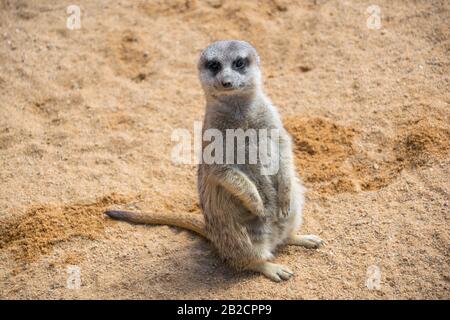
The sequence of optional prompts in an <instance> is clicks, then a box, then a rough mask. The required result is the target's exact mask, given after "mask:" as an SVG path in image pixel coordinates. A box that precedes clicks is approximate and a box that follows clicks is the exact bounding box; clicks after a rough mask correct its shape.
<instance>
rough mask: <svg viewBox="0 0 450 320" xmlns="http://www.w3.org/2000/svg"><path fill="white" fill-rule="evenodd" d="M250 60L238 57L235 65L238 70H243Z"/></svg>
mask: <svg viewBox="0 0 450 320" xmlns="http://www.w3.org/2000/svg"><path fill="white" fill-rule="evenodd" d="M247 62H248V60H247V59H244V58H237V59H236V60H234V62H233V67H234V68H235V69H236V70H241V69H243V68H244V67H245V66H246V65H247Z"/></svg>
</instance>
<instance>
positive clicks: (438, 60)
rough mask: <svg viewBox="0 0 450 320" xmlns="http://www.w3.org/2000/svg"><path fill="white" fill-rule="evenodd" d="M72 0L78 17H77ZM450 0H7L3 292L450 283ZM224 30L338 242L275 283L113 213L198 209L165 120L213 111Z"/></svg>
mask: <svg viewBox="0 0 450 320" xmlns="http://www.w3.org/2000/svg"><path fill="white" fill-rule="evenodd" d="M74 2H76V3H74ZM68 4H78V5H79V6H80V7H81V10H82V16H81V22H82V27H81V29H80V30H68V29H67V28H66V18H67V16H68V15H67V13H66V7H67V5H68ZM371 4H377V5H378V6H379V7H380V9H381V14H382V18H381V23H382V28H381V29H380V30H372V29H369V28H367V25H366V20H367V18H368V16H369V14H368V13H366V9H367V7H368V6H369V5H371ZM449 10H450V3H449V2H448V1H445V0H442V1H428V0H422V1H400V0H398V1H385V0H378V1H376V3H372V2H370V1H369V2H367V1H338V0H335V1H332V0H330V1H325V0H316V1H312V0H310V1H299V2H297V1H279V0H276V1H275V0H273V1H244V0H242V1H241V3H238V2H237V1H226V2H225V1H220V0H209V1H207V0H205V1H201V0H197V1H190V0H187V1H186V0H184V1H181V0H180V1H168V2H165V1H125V0H122V1H104V0H103V1H86V0H77V1H71V2H70V3H67V4H66V3H65V2H64V1H56V0H42V1H19V0H0V181H1V184H0V222H1V224H0V261H1V262H0V297H1V298H3V299H5V298H13V299H17V298H21V299H23V298H24V299H31V298H38V299H61V298H62V299H70V298H88V299H91V298H106V299H113V298H115V299H124V298H127V299H130V298H131V299H155V298H160V299H173V298H181V299H183V298H191V299H198V298H213V299H216V298H229V299H239V298H250V299H253V298H255V299H259V298H261V299H267V298H273V299H324V298H327V299H337V298H344V299H362V298H364V299H365V298H368V299H401V298H408V299H419V298H425V299H432V298H434V299H449V298H450V283H449V281H450V264H449V262H450V261H449V251H450V234H449V226H450V222H449V217H450V209H449V192H450V183H449V180H450V174H449V169H450V157H449V151H450V150H449V145H450V128H449V123H450V122H449V120H450V119H449V118H450V112H449V100H450V98H449V74H450V72H449V71H450V67H449V59H448V57H449V49H450V41H449V39H450V37H449V33H450V31H449V24H448V23H449V21H450V11H449ZM230 38H237V39H244V40H247V41H249V42H251V43H253V44H254V45H255V46H256V47H257V49H258V51H259V53H260V55H261V59H262V66H263V71H264V77H265V85H266V90H267V93H268V94H269V96H270V97H271V98H272V100H273V101H274V103H275V104H276V105H277V106H278V108H279V110H280V113H281V115H282V117H283V118H284V121H285V123H286V126H287V128H288V129H289V131H290V132H291V134H292V135H293V138H294V140H295V154H296V160H297V165H298V171H299V174H300V175H301V176H302V178H303V179H304V181H305V184H306V185H307V187H308V189H309V191H308V194H307V204H306V208H305V211H304V217H305V223H304V226H303V228H302V232H303V233H314V234H318V235H320V236H321V237H322V238H324V239H325V240H326V241H327V242H328V244H327V245H326V246H325V247H323V248H321V249H319V250H316V251H314V250H307V249H303V248H297V247H288V248H283V249H282V250H281V251H280V252H279V255H278V257H277V261H279V262H281V263H284V264H286V265H288V266H290V267H291V268H292V269H293V270H294V271H295V272H296V275H295V277H294V278H293V279H291V280H290V281H288V282H284V283H281V284H276V283H272V282H270V281H269V280H267V279H265V278H264V277H262V276H259V275H256V274H253V273H250V272H248V273H247V272H244V273H237V272H234V271H233V270H231V269H229V268H228V267H227V266H225V265H223V263H222V262H221V261H220V260H219V259H218V258H217V256H216V255H215V253H214V251H213V250H212V249H211V247H210V245H209V244H208V243H207V242H206V241H205V240H203V239H201V238H199V237H198V236H196V235H194V234H191V233H189V232H187V231H183V230H179V229H176V228H172V227H167V226H156V227H152V226H134V225H129V224H126V223H121V222H115V221H110V220H108V219H106V218H105V217H104V216H103V215H102V212H103V211H104V210H105V209H106V208H127V209H133V210H147V211H152V210H158V211H162V212H181V213H186V214H200V212H199V209H198V204H197V195H196V187H195V183H196V167H195V165H175V164H173V163H172V162H171V157H170V151H171V148H172V146H173V143H172V142H171V140H170V136H171V133H172V131H173V130H174V129H175V128H187V129H189V130H192V129H193V122H194V121H195V120H201V119H202V117H203V113H204V100H203V94H202V91H201V88H200V85H199V82H198V80H197V74H196V62H197V57H198V55H199V53H200V51H201V49H202V48H204V47H205V46H206V45H208V44H209V43H211V42H212V41H215V40H218V39H230ZM69 266H77V267H79V268H80V271H81V280H82V283H81V284H82V285H81V288H80V289H69V288H67V285H66V283H67V279H68V276H69V273H68V272H67V271H68V269H67V268H68V267H69ZM375 267H376V268H379V270H380V271H381V283H380V287H379V288H378V290H369V289H368V288H367V286H366V280H367V278H368V269H369V270H371V268H375ZM369 273H370V272H369ZM375 289H377V288H375Z"/></svg>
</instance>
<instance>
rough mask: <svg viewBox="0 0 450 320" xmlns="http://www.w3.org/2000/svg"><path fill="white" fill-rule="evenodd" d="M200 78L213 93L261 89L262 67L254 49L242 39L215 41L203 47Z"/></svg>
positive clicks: (244, 91)
mask: <svg viewBox="0 0 450 320" xmlns="http://www.w3.org/2000/svg"><path fill="white" fill-rule="evenodd" d="M198 71H199V78H200V82H201V84H202V87H203V89H204V91H205V93H206V94H207V95H211V96H213V97H221V96H230V95H244V94H251V93H254V92H256V91H257V90H260V87H261V71H260V68H259V56H258V53H257V52H256V49H255V48H253V46H251V45H250V44H249V43H247V42H245V41H238V40H229V41H218V42H215V43H213V44H211V45H209V46H208V47H207V48H206V49H205V50H203V52H202V54H201V55H200V60H199V62H198Z"/></svg>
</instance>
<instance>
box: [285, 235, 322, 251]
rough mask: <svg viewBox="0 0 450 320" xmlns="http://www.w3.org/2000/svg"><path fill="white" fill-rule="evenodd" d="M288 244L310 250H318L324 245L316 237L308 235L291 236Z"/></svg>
mask: <svg viewBox="0 0 450 320" xmlns="http://www.w3.org/2000/svg"><path fill="white" fill-rule="evenodd" d="M287 244H290V245H294V246H302V247H305V248H309V249H317V248H319V247H321V246H322V245H323V244H324V241H323V240H322V239H321V238H319V237H318V236H316V235H313V234H307V235H301V236H299V235H293V236H291V237H290V238H289V239H288V241H287Z"/></svg>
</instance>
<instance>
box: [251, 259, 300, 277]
mask: <svg viewBox="0 0 450 320" xmlns="http://www.w3.org/2000/svg"><path fill="white" fill-rule="evenodd" d="M248 269H249V270H252V271H256V272H259V273H262V274H263V275H265V276H266V277H267V278H269V279H270V280H272V281H275V282H280V281H281V280H288V279H289V278H290V277H292V276H293V275H294V273H293V272H292V271H291V270H290V269H289V268H288V267H286V266H283V265H281V264H276V263H271V262H268V261H262V262H258V263H255V264H253V265H251V266H250V267H249V268H248Z"/></svg>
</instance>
